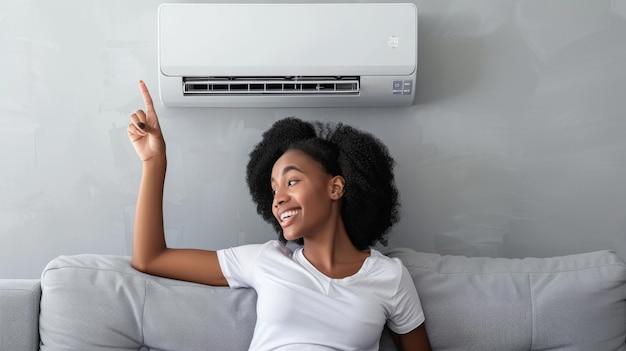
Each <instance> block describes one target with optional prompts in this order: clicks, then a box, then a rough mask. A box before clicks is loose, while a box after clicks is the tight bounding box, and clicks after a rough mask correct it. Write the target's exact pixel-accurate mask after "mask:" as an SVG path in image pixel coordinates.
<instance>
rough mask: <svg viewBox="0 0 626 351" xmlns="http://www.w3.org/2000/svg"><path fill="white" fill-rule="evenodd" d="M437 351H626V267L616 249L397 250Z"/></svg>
mask: <svg viewBox="0 0 626 351" xmlns="http://www.w3.org/2000/svg"><path fill="white" fill-rule="evenodd" d="M387 255H389V256H392V257H398V258H400V259H401V260H402V261H403V262H404V264H405V265H406V266H407V268H408V269H409V271H410V273H411V275H412V277H413V280H414V281H415V285H416V287H417V291H418V293H419V295H420V299H421V302H422V307H423V309H424V314H425V316H426V322H425V323H426V328H427V331H428V335H429V338H430V342H431V345H432V347H433V349H434V350H467V351H471V350H476V351H479V350H480V351H484V350H508V351H513V350H551V351H556V350H626V345H625V344H624V343H625V340H626V300H625V299H626V266H625V265H624V262H623V261H622V260H621V259H620V258H619V257H618V256H617V255H616V254H615V253H614V252H612V251H598V252H591V253H584V254H576V255H568V256H562V257H552V258H524V259H506V258H486V257H473V258H468V257H462V256H441V255H437V254H431V253H417V252H415V251H413V250H410V249H393V250H391V251H389V252H387Z"/></svg>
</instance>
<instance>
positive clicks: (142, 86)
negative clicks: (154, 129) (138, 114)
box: [139, 80, 154, 112]
mask: <svg viewBox="0 0 626 351" xmlns="http://www.w3.org/2000/svg"><path fill="white" fill-rule="evenodd" d="M139 90H141V96H142V97H143V103H144V104H145V105H146V112H154V104H153V103H152V97H151V96H150V92H149V91H148V87H147V86H146V83H144V81H143V80H140V81H139Z"/></svg>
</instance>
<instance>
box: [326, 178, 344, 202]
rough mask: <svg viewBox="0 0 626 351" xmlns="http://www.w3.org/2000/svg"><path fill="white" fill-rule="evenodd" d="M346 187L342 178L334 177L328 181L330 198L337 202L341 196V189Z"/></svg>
mask: <svg viewBox="0 0 626 351" xmlns="http://www.w3.org/2000/svg"><path fill="white" fill-rule="evenodd" d="M345 185H346V180H345V179H344V178H343V177H342V176H339V175H338V176H334V177H333V178H332V179H331V180H330V186H331V188H330V198H331V199H333V200H339V199H341V197H342V196H343V189H344V187H345Z"/></svg>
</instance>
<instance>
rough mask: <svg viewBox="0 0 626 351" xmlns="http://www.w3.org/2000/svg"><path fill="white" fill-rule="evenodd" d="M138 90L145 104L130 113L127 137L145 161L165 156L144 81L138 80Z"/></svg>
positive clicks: (161, 136)
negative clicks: (140, 108)
mask: <svg viewBox="0 0 626 351" xmlns="http://www.w3.org/2000/svg"><path fill="white" fill-rule="evenodd" d="M139 90H140V91H141V96H142V97H143V102H144V104H145V105H146V107H145V111H144V110H137V111H136V112H135V113H133V114H132V115H130V120H131V122H132V123H130V124H129V125H128V128H127V132H128V138H129V139H130V141H131V142H132V143H133V146H134V147H135V151H136V152H137V155H139V158H141V160H142V161H144V162H146V161H149V160H152V159H154V158H164V157H165V140H163V134H162V133H161V127H160V126H159V119H158V118H157V114H156V111H155V110H154V105H153V104H152V97H150V92H149V91H148V87H147V86H146V83H144V82H143V81H139Z"/></svg>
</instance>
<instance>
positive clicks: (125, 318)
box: [40, 255, 256, 351]
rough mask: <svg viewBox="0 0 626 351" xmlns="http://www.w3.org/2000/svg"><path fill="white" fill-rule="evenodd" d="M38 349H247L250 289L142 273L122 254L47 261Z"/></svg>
mask: <svg viewBox="0 0 626 351" xmlns="http://www.w3.org/2000/svg"><path fill="white" fill-rule="evenodd" d="M41 285H42V294H43V295H42V299H41V317H40V335H41V343H42V345H41V350H43V351H46V350H81V351H84V350H93V351H97V350H139V349H141V350H224V351H229V350H247V347H248V345H249V344H250V340H251V337H252V331H253V329H254V324H255V321H256V312H255V305H256V293H255V292H254V290H250V289H238V290H231V289H229V288H227V287H210V286H205V285H200V284H194V283H189V282H183V281H176V280H170V279H165V278H159V277H154V276H151V275H147V274H143V273H140V272H138V271H136V270H134V269H133V268H132V267H131V266H130V259H129V258H128V257H119V256H102V255H78V256H62V257H59V258H57V259H55V260H53V261H51V262H50V263H49V264H48V266H47V267H46V268H45V270H44V272H43V274H42V278H41Z"/></svg>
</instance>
